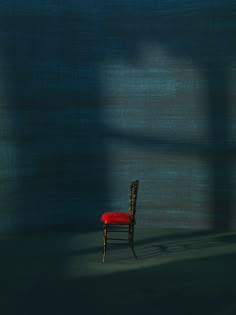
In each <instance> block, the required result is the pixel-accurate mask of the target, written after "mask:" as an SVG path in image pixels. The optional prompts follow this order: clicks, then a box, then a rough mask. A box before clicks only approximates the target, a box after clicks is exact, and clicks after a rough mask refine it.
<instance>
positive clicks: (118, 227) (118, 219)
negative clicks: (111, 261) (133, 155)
mask: <svg viewBox="0 0 236 315" xmlns="http://www.w3.org/2000/svg"><path fill="white" fill-rule="evenodd" d="M138 184H139V181H138V180H136V181H132V182H131V183H130V195H129V210H128V212H127V213H126V212H105V213H103V214H102V216H101V221H102V223H103V262H104V261H105V257H106V250H107V240H108V232H109V233H110V232H126V233H128V244H129V247H130V248H131V250H132V252H133V254H134V257H135V258H137V256H136V254H135V251H134V225H135V213H136V201H137V192H138ZM109 239H110V240H119V239H114V238H109ZM122 240H123V239H122Z"/></svg>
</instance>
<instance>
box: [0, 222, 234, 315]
mask: <svg viewBox="0 0 236 315" xmlns="http://www.w3.org/2000/svg"><path fill="white" fill-rule="evenodd" d="M101 243H102V240H101V231H94V232H83V233H79V232H63V233H62V232H54V233H52V232H51V233H50V232H44V233H43V232H41V233H32V234H30V233H28V234H25V235H21V236H20V235H18V236H16V235H15V236H8V237H7V236H6V235H5V236H2V237H1V240H0V244H1V247H0V249H1V261H0V267H1V268H0V273H1V274H0V275H1V278H0V279H1V286H0V290H1V291H0V314H1V315H8V314H20V315H21V314H23V315H25V314H32V315H36V314H81V315H86V314H109V315H110V314H111V315H112V314H147V315H149V314H150V315H152V314H158V315H165V314H168V315H169V314H171V315H176V314H181V315H184V314H186V315H191V314H208V315H211V314H212V315H213V314H214V315H218V314H226V315H229V314H232V315H235V314H236V233H210V232H209V233H208V232H206V231H205V232H200V231H199V232H197V231H188V230H173V229H171V230H170V229H169V230H167V229H158V230H157V229H154V228H152V229H151V228H148V227H145V228H144V227H137V229H136V234H135V245H136V246H135V248H136V252H137V255H138V260H135V259H134V257H133V256H132V252H131V251H130V250H129V249H128V248H127V247H126V246H118V245H117V246H109V247H108V252H107V257H106V262H105V263H104V264H103V263H102V252H101V251H102V248H101V245H102V244H101Z"/></svg>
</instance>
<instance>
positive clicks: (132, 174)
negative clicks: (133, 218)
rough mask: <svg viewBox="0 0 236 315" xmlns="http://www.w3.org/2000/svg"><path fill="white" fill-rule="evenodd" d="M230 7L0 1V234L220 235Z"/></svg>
mask: <svg viewBox="0 0 236 315" xmlns="http://www.w3.org/2000/svg"><path fill="white" fill-rule="evenodd" d="M235 37H236V1H233V0H231V1H227V0H224V1H223V0H222V1H219V0H214V1H213V0H208V1H206V0H204V1H203V0H196V1H194V0H192V1H187V0H182V1H173V0H165V1H164V0H160V1H154V0H147V1H140V0H126V1H124V0H120V1H115V0H110V1H108V0H102V1H101V0H100V1H99V0H93V1H92V0H90V1H83V0H79V1H74V0H70V1H59V0H58V1H43V0H40V1H39V0H35V1H26V0H25V1H16V0H14V1H1V3H0V229H1V230H5V229H11V228H15V227H32V226H33V227H34V226H39V227H40V226H45V225H46V226H47V225H57V224H59V225H61V224H78V225H90V226H98V225H99V216H100V214H101V213H102V212H103V211H105V210H109V209H111V208H112V209H120V208H123V209H125V210H126V206H127V200H128V194H127V186H128V183H129V181H130V180H132V179H139V180H140V194H139V203H138V214H137V215H138V223H139V224H152V225H156V226H158V227H162V226H165V227H166V226H168V227H172V226H173V227H197V228H208V227H214V228H226V229H228V228H232V227H233V226H235V225H236V224H235V222H236V215H235V211H234V209H235V206H236V200H235V197H234V196H235V192H236V186H235V184H236V177H235V175H236V167H235V166H236V164H235V144H236V133H235V132H236V108H235V101H236V89H235V86H236V55H235V54H236V41H235Z"/></svg>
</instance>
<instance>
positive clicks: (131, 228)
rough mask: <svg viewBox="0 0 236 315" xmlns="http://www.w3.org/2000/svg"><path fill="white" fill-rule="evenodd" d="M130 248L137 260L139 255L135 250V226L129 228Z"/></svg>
mask: <svg viewBox="0 0 236 315" xmlns="http://www.w3.org/2000/svg"><path fill="white" fill-rule="evenodd" d="M129 247H131V250H132V252H133V255H134V257H135V258H136V259H137V258H138V257H137V255H136V253H135V250H134V226H133V225H130V226H129Z"/></svg>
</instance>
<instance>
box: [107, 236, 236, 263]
mask: <svg viewBox="0 0 236 315" xmlns="http://www.w3.org/2000/svg"><path fill="white" fill-rule="evenodd" d="M233 244H235V245H236V232H235V233H219V232H213V231H200V232H188V233H180V234H173V235H164V236H159V237H150V238H147V239H143V240H141V239H139V240H137V241H136V242H135V251H136V254H137V258H138V260H139V261H143V260H146V259H150V258H155V257H164V256H168V255H172V254H177V253H180V254H181V253H186V254H187V253H188V252H189V253H190V252H191V253H193V252H195V251H196V252H197V251H201V250H205V249H213V248H215V249H216V248H219V249H220V248H222V247H225V246H228V245H233ZM117 245H120V246H117ZM110 246H111V249H110V254H109V256H108V261H109V260H110V262H115V261H123V260H124V261H126V260H130V259H132V256H131V255H130V254H129V252H128V250H127V248H126V245H124V244H115V245H113V244H111V245H110Z"/></svg>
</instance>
